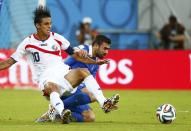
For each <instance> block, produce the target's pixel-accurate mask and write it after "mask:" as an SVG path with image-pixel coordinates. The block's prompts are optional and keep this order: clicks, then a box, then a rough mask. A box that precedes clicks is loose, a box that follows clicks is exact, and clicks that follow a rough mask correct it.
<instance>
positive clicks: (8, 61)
mask: <svg viewBox="0 0 191 131" xmlns="http://www.w3.org/2000/svg"><path fill="white" fill-rule="evenodd" d="M16 62H17V61H15V60H14V59H13V58H11V57H10V58H8V59H6V60H4V61H1V62H0V70H4V69H7V68H9V67H11V66H12V65H13V64H15V63H16Z"/></svg>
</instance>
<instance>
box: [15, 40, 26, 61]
mask: <svg viewBox="0 0 191 131" xmlns="http://www.w3.org/2000/svg"><path fill="white" fill-rule="evenodd" d="M26 44H27V38H26V39H24V40H23V41H22V42H21V43H20V44H19V46H18V47H17V49H16V51H15V52H14V53H13V54H12V55H11V58H13V59H14V60H15V61H20V60H21V59H22V58H23V56H24V55H25V54H26V50H25V46H26Z"/></svg>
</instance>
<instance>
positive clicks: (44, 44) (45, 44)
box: [40, 43, 48, 46]
mask: <svg viewBox="0 0 191 131" xmlns="http://www.w3.org/2000/svg"><path fill="white" fill-rule="evenodd" d="M47 45H48V44H47V43H43V44H40V46H47Z"/></svg>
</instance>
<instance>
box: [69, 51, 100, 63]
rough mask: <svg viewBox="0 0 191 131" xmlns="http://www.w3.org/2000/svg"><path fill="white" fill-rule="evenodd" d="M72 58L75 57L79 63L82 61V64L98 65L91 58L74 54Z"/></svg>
mask: <svg viewBox="0 0 191 131" xmlns="http://www.w3.org/2000/svg"><path fill="white" fill-rule="evenodd" d="M72 57H74V59H76V60H77V61H80V62H82V63H86V64H97V61H95V60H93V59H91V58H89V57H82V56H80V55H79V54H78V53H74V54H73V55H72Z"/></svg>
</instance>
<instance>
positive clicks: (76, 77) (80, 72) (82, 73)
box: [65, 68, 90, 87]
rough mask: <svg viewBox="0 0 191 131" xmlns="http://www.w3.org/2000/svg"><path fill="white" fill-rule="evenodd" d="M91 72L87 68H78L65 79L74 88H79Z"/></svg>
mask: <svg viewBox="0 0 191 131" xmlns="http://www.w3.org/2000/svg"><path fill="white" fill-rule="evenodd" d="M89 74H90V73H89V71H88V70H87V69H86V68H76V69H72V70H70V72H69V73H68V74H66V75H65V79H66V80H68V82H69V83H70V84H71V85H72V87H76V86H78V85H79V84H80V83H81V82H82V81H83V80H84V79H85V78H86V77H87V76H88V75H89Z"/></svg>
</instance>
